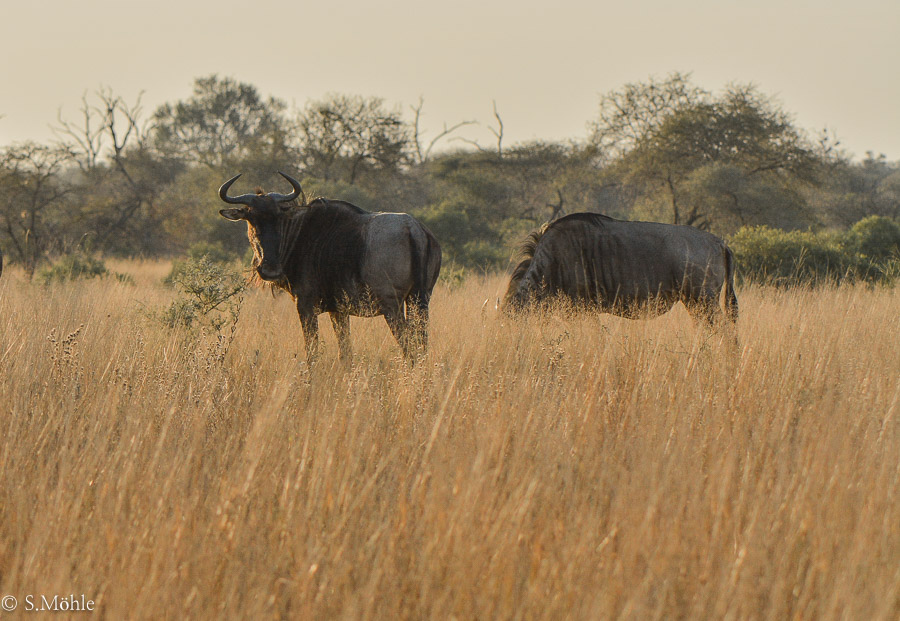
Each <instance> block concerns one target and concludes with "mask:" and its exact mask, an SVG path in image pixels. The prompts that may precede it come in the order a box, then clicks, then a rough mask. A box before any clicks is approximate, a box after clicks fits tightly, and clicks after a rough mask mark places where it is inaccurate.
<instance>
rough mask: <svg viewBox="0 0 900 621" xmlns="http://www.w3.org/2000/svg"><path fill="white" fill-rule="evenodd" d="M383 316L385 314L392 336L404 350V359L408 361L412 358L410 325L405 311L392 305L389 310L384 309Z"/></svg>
mask: <svg viewBox="0 0 900 621" xmlns="http://www.w3.org/2000/svg"><path fill="white" fill-rule="evenodd" d="M382 314H384V319H385V321H387V324H388V327H389V328H390V329H391V334H393V335H394V338H395V339H397V343H399V344H400V349H401V350H403V357H404V358H407V359H408V358H409V357H410V347H409V325H408V324H407V321H406V317H404V316H403V310H402V309H401V308H395V307H394V306H393V305H392V306H390V307H388V308H383V309H382Z"/></svg>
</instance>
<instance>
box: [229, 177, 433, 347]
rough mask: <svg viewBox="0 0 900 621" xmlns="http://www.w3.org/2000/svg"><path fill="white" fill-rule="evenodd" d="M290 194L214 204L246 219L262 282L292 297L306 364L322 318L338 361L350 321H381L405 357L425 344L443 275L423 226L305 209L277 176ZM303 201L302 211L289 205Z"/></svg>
mask: <svg viewBox="0 0 900 621" xmlns="http://www.w3.org/2000/svg"><path fill="white" fill-rule="evenodd" d="M278 174H280V175H281V176H282V177H284V178H285V179H287V181H288V182H289V183H290V184H291V187H292V188H293V192H291V193H290V194H278V193H275V192H269V193H268V194H265V193H263V191H262V190H257V192H256V193H255V194H242V195H240V196H233V197H232V196H228V188H230V187H231V185H232V184H233V183H234V182H235V181H236V180H237V179H238V177H240V175H237V176H235V177H232V178H231V179H229V180H228V181H226V182H225V183H224V184H222V187H221V188H219V197H220V198H221V199H222V200H223V201H225V202H226V203H231V204H235V205H241V207H235V208H229V209H222V210H220V211H219V213H220V214H222V216H224V217H225V218H228V219H229V220H245V221H246V222H247V236H248V237H249V239H250V245H251V246H252V247H253V254H254V261H253V263H254V266H255V267H256V273H257V274H258V275H259V277H260V278H261V279H262V280H264V281H267V282H269V283H271V284H273V285H274V286H277V287H280V288H281V289H284V290H285V291H287V292H288V293H290V294H291V296H293V298H294V301H295V302H296V305H297V312H298V313H299V315H300V322H301V325H302V327H303V335H304V337H305V338H306V347H307V353H308V356H309V359H310V360H312V359H313V358H314V356H315V353H316V351H317V349H318V340H319V335H318V315H319V313H323V312H327V313H329V314H330V315H331V322H332V325H333V326H334V331H335V333H336V334H337V337H338V343H339V346H340V354H341V358H343V359H348V358H349V357H350V315H354V316H360V317H374V316H376V315H384V318H385V319H386V320H387V324H388V326H389V327H390V329H391V332H392V333H393V335H394V337H395V338H396V339H397V342H398V343H400V346H401V348H402V349H403V353H404V355H405V356H406V357H407V358H409V357H410V356H412V355H414V353H415V351H416V350H417V349H418V348H420V347H421V348H423V349H424V347H425V344H426V339H427V321H428V303H429V301H430V299H431V292H432V290H433V289H434V284H435V282H436V281H437V277H438V272H439V271H440V269H441V247H440V244H438V242H437V240H436V239H435V238H434V236H433V235H432V234H431V232H430V231H429V230H428V229H426V228H425V227H424V226H422V224H420V223H419V222H418V221H416V220H415V219H414V218H413V217H412V216H410V215H408V214H405V213H370V212H367V211H365V210H363V209H360V208H359V207H357V206H355V205H352V204H350V203H348V202H345V201H340V200H329V199H325V198H317V199H315V200H312V201H310V202H309V203H306V197H305V195H304V194H303V190H302V189H301V187H300V183H299V182H298V181H297V180H295V179H293V178H291V177H290V176H288V175H286V174H284V173H282V172H279V173H278ZM297 197H302V203H303V204H301V205H299V206H298V205H296V204H295V203H294V200H295V199H296V198H297Z"/></svg>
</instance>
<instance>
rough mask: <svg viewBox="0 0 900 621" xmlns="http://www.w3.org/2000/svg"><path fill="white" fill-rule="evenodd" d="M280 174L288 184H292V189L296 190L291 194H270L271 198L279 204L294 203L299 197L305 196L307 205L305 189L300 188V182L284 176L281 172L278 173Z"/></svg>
mask: <svg viewBox="0 0 900 621" xmlns="http://www.w3.org/2000/svg"><path fill="white" fill-rule="evenodd" d="M278 174H279V175H281V176H282V177H284V178H285V179H287V181H288V183H290V184H291V187H292V188H294V191H293V192H291V193H290V194H278V193H276V192H269V196H270V197H271V198H272V199H273V200H274V201H276V202H278V203H284V202H287V201H292V200H294V199H295V198H297V197H298V196H301V195H303V202H304V203H306V196H305V195H304V194H303V189H302V188H301V187H300V182H299V181H297V180H296V179H294V178H293V177H291V176H289V175H286V174H284V173H283V172H281V171H280V170H279V171H278Z"/></svg>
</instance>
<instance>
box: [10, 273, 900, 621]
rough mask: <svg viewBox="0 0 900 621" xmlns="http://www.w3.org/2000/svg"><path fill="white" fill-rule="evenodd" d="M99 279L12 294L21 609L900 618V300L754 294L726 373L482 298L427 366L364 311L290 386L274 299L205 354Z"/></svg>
mask: <svg viewBox="0 0 900 621" xmlns="http://www.w3.org/2000/svg"><path fill="white" fill-rule="evenodd" d="M113 268H114V269H116V270H117V271H121V272H128V273H131V274H132V275H133V276H134V278H135V280H136V284H135V285H127V284H122V283H119V282H116V281H114V280H94V281H86V282H80V283H77V282H76V283H66V284H63V285H56V286H54V287H49V288H48V287H44V286H41V285H39V284H37V283H36V282H35V283H28V282H25V281H24V280H23V278H22V276H21V273H17V272H16V271H15V270H14V269H13V270H7V271H6V272H4V274H3V278H2V279H0V408H2V410H0V428H2V431H0V595H7V594H11V595H13V596H15V597H16V598H17V599H18V601H19V610H18V611H17V612H16V613H14V615H13V616H15V615H19V614H21V616H23V617H27V618H39V617H38V616H37V615H28V614H26V613H24V612H23V605H24V602H25V598H26V595H29V594H31V595H33V596H34V597H35V598H37V597H39V596H40V595H45V596H48V597H51V596H53V595H59V596H60V597H64V596H68V595H70V594H74V595H76V596H80V595H82V594H84V595H85V596H86V597H87V598H88V599H92V600H94V601H95V602H96V603H95V607H96V612H95V614H97V615H98V616H100V617H103V618H108V619H124V618H138V619H163V618H168V619H188V618H192V619H219V618H234V619H269V618H298V619H454V618H455V619H461V620H465V619H641V620H643V619H853V620H874V619H884V620H895V619H897V618H898V617H900V489H898V487H900V416H898V400H900V288H893V289H885V288H867V287H865V286H862V285H860V286H843V287H836V288H835V287H832V288H821V289H797V290H776V289H772V288H764V287H756V286H748V287H744V288H742V289H739V290H738V296H739V299H740V304H741V317H740V320H739V323H738V333H739V338H740V350H739V351H737V352H735V351H733V350H732V349H731V348H730V347H729V346H728V340H727V339H725V338H723V337H722V336H721V335H717V334H715V333H711V332H708V331H705V330H703V329H700V328H698V327H695V326H694V324H693V323H692V322H691V320H690V318H689V316H688V314H687V312H686V311H685V310H684V309H683V308H682V307H680V306H679V307H677V308H676V309H674V310H673V311H672V312H670V313H669V314H668V315H666V316H664V317H662V318H659V319H655V320H652V321H631V320H625V319H620V318H616V317H612V316H609V315H599V316H598V315H589V314H581V315H575V316H573V315H566V314H561V313H550V314H547V315H543V316H537V315H533V316H531V317H528V318H525V319H519V320H514V321H513V320H509V319H506V318H504V317H502V316H499V315H498V314H497V313H496V312H495V311H494V310H493V308H492V306H493V305H492V304H489V305H488V306H489V307H491V308H488V309H486V310H484V311H482V302H483V301H484V300H485V299H486V298H491V299H494V298H495V297H496V295H497V293H498V291H500V290H501V289H502V287H503V281H504V279H503V277H502V276H491V277H485V278H477V277H476V278H470V279H469V280H467V281H466V282H465V283H463V284H462V285H461V286H460V287H459V288H456V289H453V290H450V289H447V288H446V287H444V286H443V285H439V287H438V288H437V289H436V291H435V297H434V300H433V303H432V324H431V330H430V333H431V348H430V352H429V354H428V356H427V357H426V358H425V359H423V360H421V361H420V362H419V364H417V365H415V366H409V365H407V364H405V363H404V362H403V361H402V360H401V359H400V353H399V348H398V347H397V345H396V343H395V342H394V341H393V339H392V338H391V337H390V334H389V332H388V329H387V326H386V325H385V323H384V321H383V320H382V319H380V318H377V319H354V320H353V323H352V341H353V347H354V360H353V364H352V366H351V367H349V368H348V367H346V366H344V365H342V364H341V363H340V362H339V361H338V359H337V345H336V341H335V339H334V336H333V333H332V330H331V326H330V321H329V320H328V317H327V316H322V318H321V320H320V321H321V327H322V333H323V352H322V355H321V357H320V359H319V361H318V363H317V364H316V365H315V366H314V367H313V368H312V369H309V368H308V366H307V364H306V362H305V354H304V349H303V345H302V336H301V331H300V324H299V321H298V320H297V317H296V314H295V312H294V310H293V308H292V306H291V301H290V299H289V298H288V297H287V296H284V295H282V296H279V297H277V298H274V299H273V297H272V296H271V295H269V294H268V293H266V292H263V291H253V292H250V293H248V295H247V296H246V298H245V301H244V304H243V307H242V310H241V314H240V318H239V321H238V322H237V324H236V329H235V331H234V333H233V340H232V341H231V342H230V345H229V346H228V347H227V350H224V346H223V345H222V344H221V343H219V342H218V341H217V340H216V338H215V337H214V336H212V335H207V336H202V335H200V336H198V335H192V334H190V333H188V332H186V331H184V330H177V331H172V330H168V329H164V328H163V327H161V325H160V324H158V323H156V322H154V321H153V320H151V319H148V318H147V312H146V311H147V309H153V308H156V307H162V306H164V305H166V304H167V303H168V302H170V301H171V299H172V297H173V295H174V293H173V292H172V290H170V289H167V288H165V287H163V286H162V285H161V284H160V278H161V277H162V276H163V275H165V274H166V273H167V271H168V265H166V264H163V263H143V264H142V263H121V264H116V265H114V266H113ZM229 334H230V332H229ZM224 342H225V343H227V342H228V339H225V341H224ZM223 350H224V351H223ZM223 353H224V357H223V355H222V354H223ZM9 616H10V615H8V614H6V613H3V612H2V611H0V617H9ZM55 618H59V617H55Z"/></svg>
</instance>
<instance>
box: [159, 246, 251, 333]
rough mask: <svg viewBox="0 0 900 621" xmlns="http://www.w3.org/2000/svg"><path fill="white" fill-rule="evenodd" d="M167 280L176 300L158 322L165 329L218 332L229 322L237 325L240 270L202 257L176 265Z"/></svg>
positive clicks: (241, 289)
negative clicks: (167, 327)
mask: <svg viewBox="0 0 900 621" xmlns="http://www.w3.org/2000/svg"><path fill="white" fill-rule="evenodd" d="M170 278H171V284H173V285H174V286H175V287H176V288H177V289H178V292H179V295H178V297H177V298H176V299H175V300H174V301H173V302H172V303H171V304H170V305H169V306H168V307H167V308H165V309H164V310H163V311H162V312H161V313H160V314H158V315H157V317H158V319H159V320H160V321H161V322H162V323H163V324H165V325H167V326H169V327H175V326H184V327H196V326H202V327H208V328H212V329H213V330H216V331H218V330H220V329H221V328H222V327H224V326H225V325H226V324H228V323H229V322H230V323H232V325H233V324H235V323H236V322H237V317H238V313H239V312H240V307H241V302H242V299H243V298H242V296H241V294H242V293H243V292H244V290H245V289H246V288H247V281H246V278H244V275H243V274H242V273H241V270H240V269H238V268H236V267H234V266H232V265H229V264H225V263H221V262H217V261H213V260H211V259H210V258H209V257H208V256H206V255H204V256H202V257H200V258H199V259H193V258H188V259H186V260H185V261H183V262H180V264H179V266H178V267H177V269H173V271H172V273H171V274H170V275H169V276H168V277H167V280H168V279H170Z"/></svg>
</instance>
